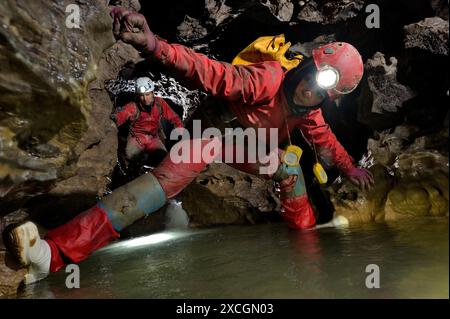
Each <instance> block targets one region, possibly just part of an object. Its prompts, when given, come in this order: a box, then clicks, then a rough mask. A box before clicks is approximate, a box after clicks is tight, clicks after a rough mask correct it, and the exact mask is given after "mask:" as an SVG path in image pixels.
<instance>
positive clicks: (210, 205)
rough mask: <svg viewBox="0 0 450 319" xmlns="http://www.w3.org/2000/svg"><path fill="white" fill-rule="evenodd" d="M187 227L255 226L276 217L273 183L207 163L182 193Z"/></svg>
mask: <svg viewBox="0 0 450 319" xmlns="http://www.w3.org/2000/svg"><path fill="white" fill-rule="evenodd" d="M182 202H183V208H184V209H185V210H186V212H187V213H188V216H189V220H190V224H191V226H214V225H228V224H255V223H258V222H264V221H267V220H270V219H274V218H276V217H277V215H278V214H277V213H276V211H277V210H279V207H278V204H277V203H278V200H277V196H276V195H275V194H274V192H273V182H272V181H267V180H264V179H262V178H260V177H258V176H254V175H249V174H246V173H243V172H240V171H238V170H236V169H234V168H231V167H229V166H228V165H225V164H217V163H216V164H211V165H210V167H209V169H207V170H206V171H205V172H203V173H202V174H200V175H199V176H198V177H197V178H196V179H195V180H194V182H193V183H191V185H189V186H188V187H187V188H186V189H185V190H184V192H183V196H182Z"/></svg>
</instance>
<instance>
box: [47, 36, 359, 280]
mask: <svg viewBox="0 0 450 319" xmlns="http://www.w3.org/2000/svg"><path fill="white" fill-rule="evenodd" d="M154 58H156V59H157V60H160V61H161V62H162V63H163V64H164V65H165V66H166V67H167V68H168V69H169V70H172V71H175V74H177V75H178V76H179V77H181V78H183V79H184V80H185V83H189V84H190V86H191V87H193V88H198V89H202V90H204V91H205V92H207V93H210V94H211V95H213V96H217V97H220V98H223V99H225V100H227V101H228V102H229V104H230V108H231V110H232V111H233V112H234V113H235V115H236V116H237V118H238V120H239V121H240V123H241V124H242V125H243V126H244V127H254V128H267V129H269V128H278V130H279V131H278V135H279V141H283V140H285V139H286V138H287V130H286V126H285V123H284V113H285V112H283V109H282V107H284V108H285V110H288V109H289V108H288V107H287V103H286V98H285V96H284V93H283V87H282V85H281V84H282V81H283V79H284V75H285V72H284V70H283V69H282V67H281V65H280V63H279V62H262V63H258V64H254V65H248V66H244V65H237V66H233V65H231V64H229V63H223V62H218V61H214V60H211V59H209V58H207V57H206V56H204V55H202V54H198V53H195V52H194V51H193V50H191V49H188V48H186V47H183V46H181V45H176V44H172V45H171V44H168V43H166V42H163V41H161V40H160V41H158V45H157V48H156V50H155V52H154ZM287 121H288V125H289V128H290V129H293V128H294V127H298V128H299V129H301V131H302V132H303V134H304V135H305V137H306V138H307V139H309V141H311V142H312V141H313V142H314V143H315V145H316V147H317V149H318V150H327V151H329V153H330V154H331V156H332V157H333V159H334V164H335V165H336V166H337V167H338V168H339V169H340V170H341V171H343V172H344V173H346V172H348V171H349V170H351V169H352V168H353V167H354V166H353V163H352V159H351V157H350V156H349V155H348V154H347V152H346V151H345V149H344V148H343V147H342V145H341V144H340V143H339V142H338V141H337V139H336V137H335V135H334V134H333V133H332V132H331V130H330V128H329V126H328V125H327V124H326V123H325V121H324V119H323V116H322V112H321V110H320V109H318V110H312V111H310V112H309V113H307V114H305V115H303V116H294V115H292V114H289V116H288V118H287ZM267 131H269V130H267ZM186 142H188V143H190V142H191V141H182V142H181V143H186ZM202 145H203V144H202ZM203 146H204V145H203ZM207 164H208V162H204V161H202V162H201V163H192V164H190V163H181V164H177V163H174V162H172V160H171V158H170V156H166V158H165V159H164V160H163V161H162V163H161V164H160V165H159V166H158V167H157V168H156V169H155V170H154V172H153V174H154V175H155V176H156V177H157V179H158V181H159V183H160V184H161V186H162V188H163V190H164V192H165V194H166V196H167V198H171V197H173V196H175V195H176V194H178V193H179V192H180V191H181V190H183V189H184V188H185V187H186V186H187V185H188V184H189V183H190V182H191V181H192V180H193V179H194V178H195V177H196V176H198V174H199V173H200V172H201V171H202V170H203V169H204V168H205V167H206V165H207ZM233 166H235V167H236V168H239V169H241V170H244V171H247V172H249V173H255V165H254V164H238V165H233ZM266 177H269V178H270V177H271V176H266ZM285 186H287V187H289V185H285ZM281 203H282V206H283V212H282V216H283V218H284V220H285V221H286V222H287V224H288V226H289V227H291V228H295V229H299V228H309V227H312V226H314V224H315V219H314V214H313V211H312V208H311V205H310V203H309V201H308V198H307V195H306V194H304V195H301V196H297V197H291V198H288V197H286V196H283V194H282V197H281ZM94 227H95V229H94ZM117 237H118V233H117V232H116V231H114V229H113V228H112V226H111V224H110V223H109V222H108V220H107V217H106V213H105V212H104V211H103V210H102V209H101V208H100V207H98V206H94V207H93V208H91V209H90V210H88V211H86V212H84V213H82V214H81V215H79V216H78V217H76V218H75V219H73V220H72V221H70V222H69V223H68V224H66V225H63V226H61V227H59V228H57V229H54V230H52V231H50V232H49V234H48V235H47V239H48V241H49V244H50V246H51V249H52V263H51V270H52V271H56V270H58V269H60V268H61V267H62V266H63V265H64V264H63V261H62V259H61V257H60V255H59V252H62V253H63V254H64V255H65V256H66V257H68V258H69V259H71V260H72V261H74V262H77V261H80V260H82V259H84V258H86V257H87V256H88V255H89V254H90V253H91V252H92V251H94V250H96V249H98V248H100V247H102V246H104V245H106V244H107V243H108V242H110V241H112V240H113V239H114V238H117Z"/></svg>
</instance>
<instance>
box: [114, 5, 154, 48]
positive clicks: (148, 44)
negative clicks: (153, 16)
mask: <svg viewBox="0 0 450 319" xmlns="http://www.w3.org/2000/svg"><path fill="white" fill-rule="evenodd" d="M110 14H111V17H112V18H113V33H114V36H115V37H116V39H120V40H122V41H123V42H125V43H128V44H131V45H132V46H133V47H134V48H135V49H136V50H138V51H139V52H141V53H144V54H151V53H153V51H155V49H156V45H157V41H156V38H155V35H154V34H153V32H152V31H151V30H150V28H149V26H148V24H147V20H146V19H145V17H144V16H143V15H142V14H139V13H134V12H130V11H128V10H127V9H125V8H122V7H113V9H112V10H111V13H110Z"/></svg>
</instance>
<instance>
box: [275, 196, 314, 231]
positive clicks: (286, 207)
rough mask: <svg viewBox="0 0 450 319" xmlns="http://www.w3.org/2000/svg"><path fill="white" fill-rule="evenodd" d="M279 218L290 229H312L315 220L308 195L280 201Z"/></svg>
mask: <svg viewBox="0 0 450 319" xmlns="http://www.w3.org/2000/svg"><path fill="white" fill-rule="evenodd" d="M281 206H282V210H281V216H282V217H283V219H284V221H285V222H286V223H287V225H288V227H289V228H292V229H306V228H311V227H314V225H315V224H316V219H315V217H314V211H313V209H312V207H311V204H310V202H309V200H308V195H307V194H304V195H301V196H298V197H291V198H282V199H281Z"/></svg>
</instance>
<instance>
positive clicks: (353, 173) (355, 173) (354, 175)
mask: <svg viewBox="0 0 450 319" xmlns="http://www.w3.org/2000/svg"><path fill="white" fill-rule="evenodd" d="M346 175H347V177H348V179H349V180H350V181H351V182H352V183H353V184H355V185H356V186H359V187H360V188H361V189H362V190H363V191H364V190H367V191H369V190H370V189H371V188H372V186H373V185H374V184H375V180H374V179H373V174H372V173H371V172H370V171H369V170H367V169H365V168H357V167H354V168H352V169H351V170H350V171H349V172H347V173H346Z"/></svg>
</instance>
